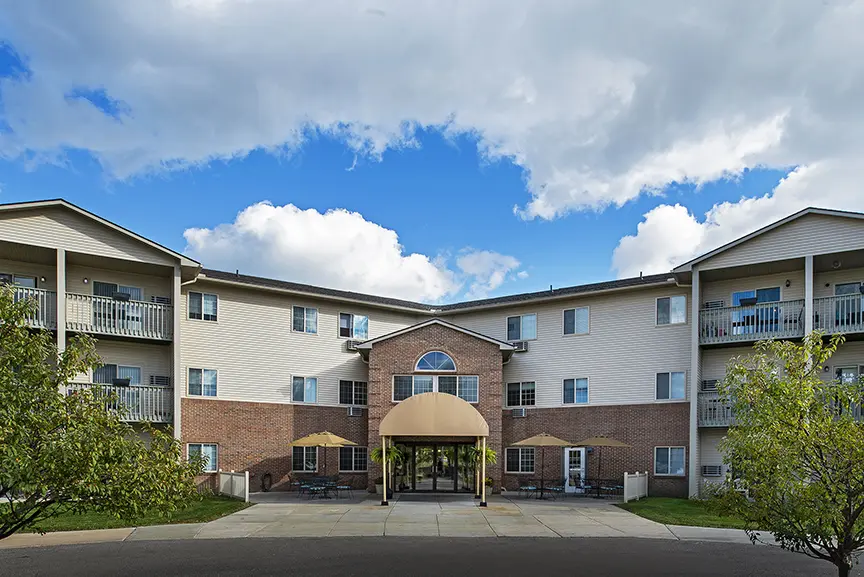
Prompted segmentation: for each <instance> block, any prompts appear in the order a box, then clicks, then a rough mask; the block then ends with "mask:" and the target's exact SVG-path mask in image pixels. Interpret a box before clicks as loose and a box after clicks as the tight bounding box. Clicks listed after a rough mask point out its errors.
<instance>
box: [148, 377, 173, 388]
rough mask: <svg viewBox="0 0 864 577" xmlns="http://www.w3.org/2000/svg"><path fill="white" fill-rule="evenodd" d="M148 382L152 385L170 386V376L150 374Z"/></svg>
mask: <svg viewBox="0 0 864 577" xmlns="http://www.w3.org/2000/svg"><path fill="white" fill-rule="evenodd" d="M150 384H151V385H153V386H154V387H170V386H171V377H166V376H164V375H150Z"/></svg>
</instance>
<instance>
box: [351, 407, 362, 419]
mask: <svg viewBox="0 0 864 577" xmlns="http://www.w3.org/2000/svg"><path fill="white" fill-rule="evenodd" d="M348 416H349V417H362V416H363V408H362V407H348Z"/></svg>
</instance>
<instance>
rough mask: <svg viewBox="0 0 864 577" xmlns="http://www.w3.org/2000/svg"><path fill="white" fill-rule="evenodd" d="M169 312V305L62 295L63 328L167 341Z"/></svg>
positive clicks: (171, 325) (169, 338)
mask: <svg viewBox="0 0 864 577" xmlns="http://www.w3.org/2000/svg"><path fill="white" fill-rule="evenodd" d="M173 315H174V312H173V307H172V306H171V305H165V304H159V303H151V302H144V301H130V300H120V299H116V298H111V297H101V296H93V295H82V294H74V293H68V294H67V295H66V329H67V330H70V331H77V332H82V333H95V334H101V335H114V336H122V337H138V338H145V339H155V340H165V341H170V340H171V337H172V334H173Z"/></svg>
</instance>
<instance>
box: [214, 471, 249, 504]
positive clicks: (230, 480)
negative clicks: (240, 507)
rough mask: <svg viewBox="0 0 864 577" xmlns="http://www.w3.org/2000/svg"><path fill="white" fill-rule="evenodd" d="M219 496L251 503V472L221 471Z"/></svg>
mask: <svg viewBox="0 0 864 577" xmlns="http://www.w3.org/2000/svg"><path fill="white" fill-rule="evenodd" d="M219 494H220V495H228V496H229V497H234V498H235V499H241V500H242V501H243V502H245V503H248V502H249V471H243V472H242V473H235V472H234V471H231V472H226V471H219Z"/></svg>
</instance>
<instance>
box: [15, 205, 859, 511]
mask: <svg viewBox="0 0 864 577" xmlns="http://www.w3.org/2000/svg"><path fill="white" fill-rule="evenodd" d="M0 281H3V282H7V283H12V284H15V285H16V286H17V289H16V290H17V291H18V292H19V294H21V295H22V296H32V297H34V298H36V300H37V302H38V311H37V313H36V314H35V315H34V316H33V318H32V319H31V324H32V325H33V326H34V327H35V328H42V329H47V330H51V331H54V333H55V334H56V338H57V342H58V346H59V347H60V348H61V349H62V348H63V347H64V346H65V342H66V341H67V339H68V338H69V337H70V336H71V335H73V334H75V333H86V334H91V335H93V336H94V337H96V338H97V339H98V343H97V351H98V352H99V354H100V355H101V356H102V359H103V361H104V363H105V364H104V366H102V367H100V368H98V369H97V370H95V371H93V373H92V374H88V375H79V376H78V377H77V378H76V382H77V383H78V384H74V385H71V386H70V388H74V387H75V386H85V385H91V384H96V385H98V386H100V387H105V388H106V389H110V390H112V391H114V392H116V393H117V395H118V398H119V399H120V400H121V401H122V402H123V403H124V404H125V405H126V406H127V407H129V409H130V410H129V412H128V416H127V417H126V418H127V419H129V420H130V421H131V422H133V423H140V422H143V421H151V422H154V423H157V424H160V425H161V426H169V425H170V426H172V427H173V431H174V434H175V435H176V436H178V438H180V439H181V440H182V442H183V443H184V444H185V446H186V447H187V450H188V451H189V452H190V453H202V454H204V455H205V456H207V458H208V461H209V470H211V471H215V470H218V469H224V470H249V471H250V473H251V475H252V476H253V487H258V486H268V487H269V486H270V485H271V484H272V486H273V488H275V489H279V488H287V487H288V486H290V481H291V480H296V479H297V478H298V477H302V476H304V475H321V474H324V473H325V472H326V473H327V474H337V473H338V474H339V475H340V476H341V477H342V478H343V479H345V480H346V481H350V482H352V483H353V484H354V485H355V486H357V487H364V488H369V489H370V490H371V489H373V488H374V484H375V479H376V478H377V477H379V476H381V474H382V472H381V468H380V466H379V465H377V464H375V463H373V462H371V460H370V459H369V452H370V451H371V450H372V449H373V448H374V447H378V446H381V443H382V438H385V437H386V438H387V439H388V443H390V444H392V445H393V446H398V447H399V448H400V449H402V452H403V453H404V454H406V455H407V457H408V458H407V461H406V463H404V464H403V465H401V466H400V468H399V471H398V473H399V476H398V482H397V490H400V491H424V490H433V491H460V490H467V491H474V489H475V487H474V485H473V480H472V479H473V472H472V470H471V467H472V465H471V464H470V463H469V462H468V461H467V459H466V457H465V449H466V448H467V447H472V446H474V445H475V443H477V442H478V441H483V442H485V443H486V444H487V446H489V447H491V448H492V449H493V450H495V451H496V453H497V455H498V462H497V463H496V464H495V465H490V466H488V468H487V475H488V476H489V477H491V478H492V482H493V488H494V490H495V491H497V490H500V488H502V487H504V488H506V489H509V490H513V489H516V488H518V486H520V485H521V484H524V483H525V482H526V480H527V479H535V478H544V479H549V480H555V479H557V480H561V479H564V481H565V488H566V490H567V491H572V492H579V491H583V490H584V481H585V480H586V479H587V480H597V479H609V480H615V479H620V477H621V475H622V474H623V473H624V472H625V471H630V472H633V471H648V472H649V484H650V491H651V493H652V494H655V495H673V496H687V495H697V494H698V493H699V490H700V487H701V486H702V484H703V483H704V482H705V481H706V480H711V479H712V478H715V477H716V476H718V475H722V474H723V472H724V470H723V465H722V456H721V455H720V454H719V453H718V452H717V448H716V447H717V442H718V441H719V439H721V438H722V436H723V434H724V431H725V430H726V428H727V427H728V426H729V424H730V422H731V418H732V415H731V413H730V411H729V410H728V407H726V406H725V405H723V404H722V403H721V402H720V401H719V399H718V398H717V394H716V391H715V387H716V382H717V381H719V380H720V379H722V378H723V376H724V373H725V367H726V364H727V362H728V361H729V360H730V359H731V358H733V357H735V356H737V355H741V354H746V353H747V352H748V350H749V348H750V347H751V346H752V344H753V343H754V342H756V341H757V340H761V339H765V338H783V339H800V338H801V337H802V336H803V335H804V334H805V333H806V332H807V331H809V330H812V329H820V330H823V331H825V332H826V333H838V332H842V333H845V334H846V335H847V338H848V342H847V343H846V344H844V345H843V347H842V348H841V350H840V351H839V353H838V354H837V356H836V357H835V358H834V359H832V365H831V366H829V367H825V368H824V374H825V377H826V378H837V377H839V378H852V377H853V376H857V374H858V372H859V370H864V367H862V366H861V365H864V347H862V344H864V341H861V340H859V337H860V336H861V335H864V320H862V292H861V291H862V288H861V287H862V286H864V285H862V281H864V215H862V214H857V213H846V212H840V211H829V210H821V209H807V210H804V211H801V212H799V213H797V214H794V215H792V216H790V217H788V218H786V219H783V220H781V221H779V222H776V223H773V224H771V225H769V226H767V227H765V228H763V229H761V230H759V231H757V232H755V233H753V234H751V235H748V236H746V237H743V238H741V239H738V240H736V241H735V242H733V243H730V244H729V245H726V246H724V247H721V248H719V249H717V250H715V251H712V252H710V253H708V254H705V255H703V256H701V257H699V258H697V259H694V260H693V261H691V262H688V263H685V264H683V265H681V266H679V267H678V268H676V269H674V270H672V271H670V272H668V273H665V274H660V275H651V276H644V277H638V278H632V279H623V280H617V281H610V282H603V283H595V284H590V285H581V286H573V287H566V288H561V289H554V290H549V291H541V292H536V293H527V294H519V295H512V296H505V297H498V298H492V299H484V300H476V301H468V302H459V303H454V304H446V305H428V304H422V303H415V302H410V301H404V300H399V299H392V298H386V297H378V296H373V295H366V294H361V293H356V292H350V291H342V290H334V289H327V288H321V287H314V286H309V285H302V284H297V283H292V282H285V281H279V280H273V279H265V278H259V277H253V276H248V275H244V274H240V273H238V272H222V271H216V270H210V269H206V268H202V266H201V265H200V264H199V263H197V262H195V261H193V260H191V259H189V258H188V257H185V256H183V255H182V254H178V253H176V252H174V251H171V250H169V249H166V248H164V247H162V246H159V245H158V244H156V243H153V242H152V241H149V240H147V239H145V238H143V237H141V236H139V235H136V234H135V233H133V232H131V231H128V230H126V229H123V228H122V227H120V226H118V225H116V224H114V223H111V222H108V221H106V220H104V219H102V218H100V217H98V216H96V215H94V214H92V213H89V212H87V211H85V210H83V209H81V208H79V207H76V206H74V205H72V204H70V203H68V202H65V201H62V200H53V201H40V202H32V203H20V204H10V205H0ZM322 430H329V431H331V432H333V433H336V434H338V435H340V436H342V437H345V438H347V439H349V440H351V441H352V442H354V443H355V444H356V445H355V446H352V447H343V448H332V449H326V450H325V449H317V448H310V447H292V446H291V442H292V441H293V440H294V439H297V438H299V437H302V436H304V435H307V434H310V433H313V432H318V431H322ZM539 433H549V434H552V435H555V436H557V437H560V438H562V439H566V440H568V441H570V442H572V443H573V446H571V447H563V448H547V449H541V448H539V447H521V446H515V445H514V443H516V442H517V441H520V440H522V439H524V438H527V437H530V436H532V435H536V434H539ZM591 437H609V438H613V439H616V440H619V441H622V442H624V443H626V444H627V445H629V446H628V447H619V448H614V447H606V448H602V447H599V446H598V447H592V446H580V443H579V441H580V440H582V439H587V438H591ZM541 469H542V470H541Z"/></svg>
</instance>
